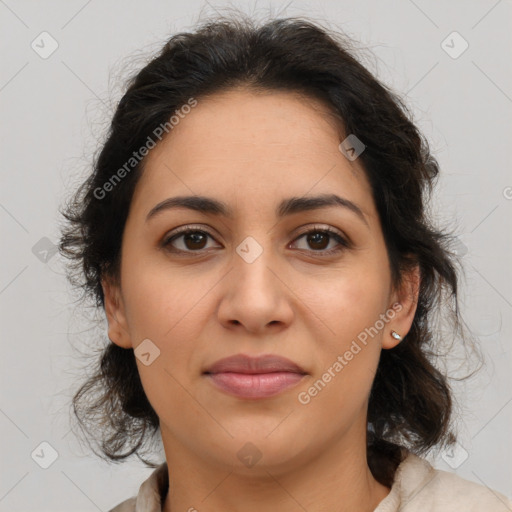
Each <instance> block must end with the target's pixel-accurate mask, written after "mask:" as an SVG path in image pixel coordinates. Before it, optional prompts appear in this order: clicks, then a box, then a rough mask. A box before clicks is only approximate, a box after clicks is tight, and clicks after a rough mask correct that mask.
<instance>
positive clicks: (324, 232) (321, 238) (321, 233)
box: [294, 227, 350, 256]
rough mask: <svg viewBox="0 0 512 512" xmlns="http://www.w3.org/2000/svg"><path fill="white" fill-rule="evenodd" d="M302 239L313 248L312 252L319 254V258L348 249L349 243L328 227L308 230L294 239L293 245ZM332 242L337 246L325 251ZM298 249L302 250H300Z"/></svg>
mask: <svg viewBox="0 0 512 512" xmlns="http://www.w3.org/2000/svg"><path fill="white" fill-rule="evenodd" d="M303 238H304V239H305V240H306V244H308V245H309V246H310V247H312V248H313V252H317V253H320V254H319V256H330V255H332V254H335V253H338V252H341V251H343V250H345V249H347V248H349V247H350V244H349V242H348V241H347V240H345V238H343V237H342V236H341V235H340V234H339V233H338V232H337V231H335V230H333V229H331V228H329V227H315V228H314V229H310V230H309V231H306V232H305V233H303V234H302V235H300V236H299V237H298V238H296V239H295V242H294V243H296V241H297V240H301V239H303ZM332 241H334V242H337V245H335V246H334V248H331V249H328V250H325V249H326V247H328V246H329V244H330V242H332ZM299 249H300V250H303V249H301V248H299ZM304 250H308V248H307V247H306V248H305V249H304Z"/></svg>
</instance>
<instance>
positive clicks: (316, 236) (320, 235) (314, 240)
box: [308, 232, 328, 249]
mask: <svg viewBox="0 0 512 512" xmlns="http://www.w3.org/2000/svg"><path fill="white" fill-rule="evenodd" d="M322 238H323V239H324V242H325V240H327V239H328V235H326V234H325V233H321V232H316V233H314V234H312V235H308V243H312V244H313V246H315V245H316V244H320V245H321V247H314V248H316V249H324V248H325V247H323V246H322V241H321V240H319V239H322ZM323 245H324V246H325V244H323Z"/></svg>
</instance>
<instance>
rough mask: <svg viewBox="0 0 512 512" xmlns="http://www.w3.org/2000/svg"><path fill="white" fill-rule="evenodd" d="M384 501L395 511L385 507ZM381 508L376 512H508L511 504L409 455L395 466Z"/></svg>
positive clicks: (477, 485)
mask: <svg viewBox="0 0 512 512" xmlns="http://www.w3.org/2000/svg"><path fill="white" fill-rule="evenodd" d="M388 498H389V500H388ZM386 500H388V501H389V505H391V504H392V502H394V505H395V504H396V505H398V507H396V508H390V507H387V506H386V505H387V504H386V503H385V502H386ZM381 505H385V506H384V507H383V508H382V509H381V507H380V505H379V507H377V509H376V512H377V511H378V512H381V511H382V512H388V510H389V512H392V511H394V510H398V509H400V511H402V512H415V511H420V510H421V511H424V510H429V511H431V512H450V511H454V510H464V512H482V511H485V512H512V501H511V500H510V499H509V498H507V497H506V496H504V495H503V494H501V493H499V492H497V491H495V490H493V489H490V488H488V487H486V486H485V485H480V484H478V483H475V482H471V481H470V480H466V479H464V478H461V477H460V476H458V475H456V474H455V473H450V472H448V471H443V470H439V469H434V468H433V467H432V465H431V464H430V463H429V462H428V461H427V460H425V459H423V458H421V457H418V456H417V455H414V454H412V453H409V454H408V456H407V457H406V458H405V459H404V460H403V461H402V463H401V464H400V465H399V467H398V469H397V471H396V474H395V479H394V483H393V487H392V489H391V492H390V494H389V495H388V497H387V498H386V499H385V500H384V501H383V502H382V503H381Z"/></svg>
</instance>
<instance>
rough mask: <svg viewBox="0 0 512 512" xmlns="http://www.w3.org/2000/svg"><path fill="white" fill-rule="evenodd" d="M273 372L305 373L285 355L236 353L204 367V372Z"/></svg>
mask: <svg viewBox="0 0 512 512" xmlns="http://www.w3.org/2000/svg"><path fill="white" fill-rule="evenodd" d="M224 372H233V373H247V374H257V373H274V372H293V373H302V374H305V373H306V372H305V371H304V369H303V368H301V367H300V366H299V365H298V364H296V363H294V362H293V361H290V359H287V358H286V357H281V356H277V355H263V356H257V357H253V356H248V355H245V354H238V355H235V356H230V357H225V358H224V359H219V360H218V361H216V362H215V363H213V364H212V365H211V366H209V367H208V368H206V370H205V371H204V373H224Z"/></svg>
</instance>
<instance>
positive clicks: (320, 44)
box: [59, 15, 461, 486]
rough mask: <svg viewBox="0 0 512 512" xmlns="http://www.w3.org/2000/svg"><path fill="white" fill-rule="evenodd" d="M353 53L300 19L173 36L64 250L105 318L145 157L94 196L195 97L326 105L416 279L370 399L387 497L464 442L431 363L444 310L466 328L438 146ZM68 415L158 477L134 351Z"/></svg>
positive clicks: (246, 22) (126, 113)
mask: <svg viewBox="0 0 512 512" xmlns="http://www.w3.org/2000/svg"><path fill="white" fill-rule="evenodd" d="M352 42H353V41H352V40H351V39H348V38H346V37H345V36H343V35H341V34H340V33H339V32H337V31H331V30H329V29H327V28H323V27H321V25H319V24H318V23H315V22H312V21H309V20H306V19H303V18H280V19H271V20H267V21H266V22H265V23H260V24H258V23H256V22H255V21H254V20H251V19H248V18H247V17H245V16H242V15H239V16H234V17H219V18H216V19H209V20H207V21H206V22H203V23H202V24H200V25H198V27H197V28H196V29H195V30H194V31H193V32H183V33H178V34H176V35H174V36H172V37H171V38H170V39H169V40H168V41H167V42H166V43H165V45H164V47H163V48H162V49H161V50H160V51H159V53H158V54H157V55H156V56H154V57H153V58H152V60H150V61H149V63H147V65H145V67H143V69H141V70H140V71H138V72H137V73H136V74H134V75H133V76H132V78H130V80H129V83H128V84H127V89H126V92H125V94H124V96H123V97H122V99H121V100H120V102H119V104H118V105H117V109H116V110H115V114H114V115H113V118H112V122H111V125H110V128H109V131H108V135H107V138H106V142H105V143H104V144H103V145H102V147H101V151H100V152H99V156H97V155H96V157H95V159H94V168H93V170H92V173H91V174H90V176H89V177H88V178H87V179H86V181H85V182H83V183H82V184H81V186H80V187H79V188H78V190H77V191H76V192H75V194H74V196H73V197H72V198H71V199H69V200H68V202H67V203H66V205H65V207H64V208H61V214H62V215H63V216H64V217H65V219H66V222H65V227H64V228H63V230H62V237H61V240H60V243H59V250H60V252H61V254H62V255H63V256H65V257H66V258H68V259H69V262H68V264H67V275H68V279H69V280H70V281H71V283H72V284H73V285H74V286H75V287H78V288H79V289H81V290H82V292H83V295H82V297H84V296H88V297H89V298H91V297H92V298H93V299H94V303H95V305H94V307H95V308H96V309H99V308H102V307H104V296H103V289H102V286H101V279H102V277H106V276H108V277H109V278H112V279H114V280H118V278H119V268H120V248H121V240H122V236H123V230H124V226H125V221H126V218H127V214H128V209H129V207H130V202H131V199H132V196H133V193H134V189H135V187H136V185H137V182H138V180H139V178H140V176H141V174H142V172H143V169H144V163H145V160H144V159H142V160H141V161H140V163H138V164H137V165H136V166H135V167H134V168H133V170H132V171H131V172H129V173H127V174H126V176H125V177H124V178H123V179H122V180H121V181H120V182H119V183H118V184H116V185H115V186H114V187H112V190H111V191H110V192H109V193H108V194H105V196H104V197H101V199H100V198H98V197H97V195H98V194H97V192H96V193H95V191H97V190H98V188H101V187H103V186H104V184H105V183H106V182H107V181H108V180H109V179H111V177H112V175H113V174H114V172H115V170H117V169H119V168H121V167H122V166H123V164H125V162H127V161H128V160H129V159H130V158H131V156H132V154H133V152H134V151H136V150H137V149H139V148H140V147H141V146H143V145H144V143H145V142H146V140H147V138H148V136H150V135H151V133H152V132H153V131H154V130H155V128H156V127H158V126H160V125H162V124H165V123H166V122H168V121H169V119H170V116H171V115H173V114H174V112H175V111H176V110H177V109H179V108H180V107H182V106H183V105H185V104H186V103H187V102H188V101H189V100H190V98H197V99H198V100H199V101H200V99H201V98H204V97H206V96H207V95H212V94H215V93H216V92H221V91H227V90H229V89H231V88H234V87H246V88H248V89H250V90H254V91H289V92H298V93H301V95H302V97H303V101H308V98H311V99H316V100H321V101H322V102H324V104H325V105H327V106H328V108H329V112H330V113H332V114H333V115H334V117H336V118H337V119H338V120H339V127H340V137H343V138H344V137H346V136H347V135H348V134H354V135H356V136H357V138H359V139H360V140H361V141H362V142H363V143H364V144H365V146H366V148H365V150H364V152H363V153H362V154H361V155H360V156H359V161H360V163H361V164H362V167H363V168H364V172H365V175H366V177H367V178H368V180H369V183H370V185H371V189H372V194H373V199H374V201H375V204H376V207H377V211H378V213H379V216H380V221H381V225H382V230H383V234H384V238H385V243H386V247H387V251H388V255H389V260H390V265H391V274H392V282H393V284H394V285H395V286H399V285H400V283H401V282H402V279H403V278H404V272H405V271H406V270H408V269H410V268H412V267H413V266H415V265H419V268H420V274H421V285H420V290H419V298H418V303H417V309H416V313H415V316H414V320H413V323H412V327H411V329H410V332H409V333H408V334H407V336H406V337H405V338H404V340H403V341H402V342H401V343H399V344H398V345H397V346H396V347H395V348H393V349H391V350H383V351H382V352H381V356H380V361H379V364H378V368H377V372H376V375H375V379H374V382H373V387H372V390H371V394H370V397H369V406H368V432H367V460H368V464H369V467H370V469H371V471H372V473H373V474H374V476H375V478H376V479H377V480H379V481H380V482H381V483H383V484H385V485H388V486H390V485H391V484H392V481H393V477H394V472H395V470H396V467H397V466H398V464H399V463H400V461H401V460H403V457H404V455H405V453H406V451H407V450H409V451H413V452H414V453H417V454H422V453H424V452H426V451H428V450H429V449H431V448H433V447H435V446H437V447H439V446H443V445H450V444H452V443H453V442H454V440H455V436H454V434H453V432H452V427H451V417H452V411H453V402H452V400H453V399H452V394H451V391H450V387H449V385H448V383H447V378H446V377H445V375H444V374H443V373H442V372H441V371H439V370H438V369H437V368H436V367H435V366H434V363H435V361H434V359H433V358H434V356H435V355H436V354H437V352H436V348H438V346H437V345H438V341H437V337H436V335H437V327H436V325H437V324H436V323H435V318H436V316H435V315H436V312H439V311H441V310H442V311H444V313H447V318H449V319H451V324H450V325H451V328H453V329H452V331H451V335H452V336H453V334H454V332H455V333H456V334H457V333H458V332H459V328H460V327H461V321H460V320H461V317H460V311H459V307H458V299H457V282H458V274H457V271H456V264H457V261H456V254H455V252H452V251H450V249H449V246H450V242H451V237H452V235H450V234H448V231H446V232H445V231H442V230H439V229H436V228H435V227H434V226H433V225H432V223H431V221H430V220H429V216H428V212H427V211H426V210H427V203H428V200H429V199H430V197H431V194H432V190H433V187H434V184H435V181H436V178H437V176H438V173H439V168H438V164H437V162H436V160H435V159H434V158H433V157H432V155H431V153H430V150H429V147H428V143H427V142H426V140H425V138H424V137H423V135H422V134H421V133H420V132H419V131H418V129H417V128H416V126H415V125H414V124H413V122H412V121H411V119H412V117H411V115H410V113H409V112H408V110H407V108H406V106H405V105H404V102H403V101H402V100H401V99H400V98H399V97H398V96H397V95H396V94H395V93H393V92H391V91H390V90H389V89H388V88H387V87H386V86H384V85H383V84H382V83H380V82H379V81H378V79H376V78H375V77H374V76H373V75H372V74H371V73H370V72H369V71H368V70H367V69H366V67H365V66H363V65H362V64H361V63H360V61H359V60H358V59H357V58H356V57H355V52H354V50H352V49H351V48H352ZM216 129H218V130H222V127H221V126H220V127H216ZM170 136H172V133H171V135H170ZM340 140H343V139H342V138H341V139H340ZM72 405H73V411H74V414H75V416H76V418H78V420H79V425H80V427H81V428H82V432H83V433H85V434H86V437H89V442H90V441H95V442H99V445H100V450H99V452H98V451H96V450H95V448H94V447H93V446H92V444H89V445H90V446H91V448H92V449H93V450H94V451H95V453H96V454H97V455H99V456H101V457H103V458H106V459H107V460H111V461H121V460H123V459H125V458H126V457H128V456H130V455H132V454H135V455H137V456H138V457H139V458H140V459H141V460H142V461H143V462H145V464H147V465H148V466H150V467H156V464H155V463H154V462H151V461H147V460H145V459H143V458H141V456H140V454H141V453H142V451H143V448H144V447H145V446H146V443H147V442H148V441H149V439H152V438H153V439H154V437H155V434H156V433H157V432H158V431H159V418H158V416H157V414H156V413H155V411H154V410H153V408H152V407H151V405H150V403H149V401H148V399H147V397H146V395H145V393H144V390H143V387H142V384H141V381H140V378H139V374H138V370H137V366H136V362H135V357H134V352H133V350H127V349H123V348H121V347H119V346H117V345H115V344H114V343H112V342H109V341H108V338H107V336H106V335H104V336H103V339H102V350H101V357H100V358H99V360H98V359H97V363H96V367H95V370H94V372H93V373H92V374H91V375H90V376H88V378H87V380H86V381H85V383H82V385H81V387H80V388H79V390H78V391H77V392H76V394H75V395H74V397H73V401H72ZM76 418H75V419H76Z"/></svg>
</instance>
